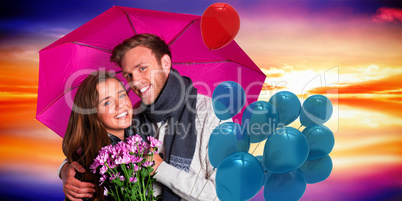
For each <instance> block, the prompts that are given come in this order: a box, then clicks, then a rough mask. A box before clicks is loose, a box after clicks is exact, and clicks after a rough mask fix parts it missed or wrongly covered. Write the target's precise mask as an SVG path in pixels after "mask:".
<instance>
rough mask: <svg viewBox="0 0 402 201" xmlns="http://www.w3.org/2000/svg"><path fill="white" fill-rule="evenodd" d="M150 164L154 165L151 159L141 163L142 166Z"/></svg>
mask: <svg viewBox="0 0 402 201" xmlns="http://www.w3.org/2000/svg"><path fill="white" fill-rule="evenodd" d="M152 165H154V162H152V161H147V162H145V163H143V164H142V166H144V167H149V166H152Z"/></svg>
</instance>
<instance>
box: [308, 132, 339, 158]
mask: <svg viewBox="0 0 402 201" xmlns="http://www.w3.org/2000/svg"><path fill="white" fill-rule="evenodd" d="M303 134H304V135H305V136H306V138H307V141H308V145H309V148H310V152H309V154H308V157H307V160H315V159H319V158H322V157H324V156H326V155H328V154H329V153H331V151H332V148H334V144H335V138H334V134H333V133H332V131H331V130H330V129H329V128H327V127H326V126H324V125H311V126H309V127H307V128H305V129H304V130H303Z"/></svg>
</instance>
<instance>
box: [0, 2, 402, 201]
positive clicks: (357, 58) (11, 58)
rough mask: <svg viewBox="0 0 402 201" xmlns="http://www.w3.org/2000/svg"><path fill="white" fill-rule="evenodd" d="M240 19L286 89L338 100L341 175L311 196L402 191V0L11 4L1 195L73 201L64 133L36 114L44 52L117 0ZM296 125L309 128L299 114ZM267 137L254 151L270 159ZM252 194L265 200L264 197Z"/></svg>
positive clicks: (2, 49)
mask: <svg viewBox="0 0 402 201" xmlns="http://www.w3.org/2000/svg"><path fill="white" fill-rule="evenodd" d="M214 2H225V3H229V4H230V5H232V6H233V7H234V8H235V9H236V11H237V12H238V14H239V16H240V22H241V24H240V31H239V33H238V35H237V36H236V38H235V41H236V42H237V43H238V45H239V46H240V47H242V49H243V50H244V51H245V52H246V53H247V54H248V55H249V57H250V58H251V59H252V60H253V61H254V62H255V63H256V64H257V66H258V67H259V68H260V69H261V70H262V71H263V72H264V73H265V74H266V75H267V79H266V80H265V84H264V87H263V91H262V92H261V94H260V97H259V99H260V100H266V101H268V100H269V98H270V97H271V96H272V95H273V94H274V93H276V92H277V91H280V90H287V91H291V92H293V93H295V94H297V95H298V96H299V98H300V100H301V101H303V100H305V99H306V98H307V97H308V96H309V95H312V94H323V95H325V96H327V97H328V98H330V99H331V101H332V104H333V106H334V113H333V116H332V117H331V119H330V120H329V121H328V122H327V123H326V124H325V125H326V126H327V127H329V128H330V129H331V130H332V131H333V132H334V135H335V147H334V149H333V151H332V152H331V154H330V156H331V158H332V161H333V165H334V168H333V171H332V174H331V176H330V177H329V178H328V179H327V180H325V181H324V182H321V183H318V184H312V185H307V190H306V193H305V194H304V196H303V198H302V199H301V200H329V201H338V200H342V201H349V200H350V201H352V200H401V199H402V79H401V78H402V3H400V1H398V0H265V1H263V0H232V1H229V0H227V1H212V0H202V1H201V0H199V1H185V0H71V1H67V0H57V1H55V0H36V1H30V0H5V1H2V6H1V8H0V10H1V12H0V16H1V18H0V108H1V110H0V111H1V113H0V186H1V188H0V197H2V198H4V199H5V200H62V199H63V192H62V183H61V181H60V179H59V178H58V177H57V174H56V170H57V167H58V166H59V164H60V163H61V161H62V160H63V159H64V155H63V153H62V150H61V142H62V138H61V137H59V136H58V135H57V134H55V133H54V132H53V131H51V130H50V129H48V128H47V127H46V126H44V125H43V124H42V123H40V122H39V121H37V120H35V112H36V99H37V90H38V76H39V50H41V49H42V48H44V47H46V46H48V45H50V44H51V43H53V42H54V41H56V40H57V39H59V38H60V37H62V36H64V35H66V34H68V33H69V32H71V31H73V30H74V29H76V28H78V27H79V26H81V25H82V24H84V23H86V22H88V21H89V20H91V19H92V18H94V17H96V16H97V15H99V14H101V13H102V12H104V11H106V10H107V9H109V8H111V7H112V6H113V5H118V6H126V7H134V8H143V9H152V10H159V11H168V12H177V13H187V14H195V15H202V13H203V12H204V10H205V9H206V8H207V7H208V6H209V5H211V4H212V3H214ZM290 126H292V127H295V128H298V127H299V126H300V122H299V121H298V120H296V121H295V122H294V123H292V124H291V125H290ZM263 145H264V143H261V144H260V145H258V147H257V144H252V146H251V148H250V150H254V148H256V147H257V149H256V151H255V153H254V155H261V154H262V152H263V147H264V146H263ZM253 200H263V196H262V194H261V193H259V194H258V195H257V196H256V197H254V198H253Z"/></svg>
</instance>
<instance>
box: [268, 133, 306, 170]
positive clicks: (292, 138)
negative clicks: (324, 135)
mask: <svg viewBox="0 0 402 201" xmlns="http://www.w3.org/2000/svg"><path fill="white" fill-rule="evenodd" d="M308 152H309V148H308V142H307V139H306V137H305V136H304V135H303V133H301V132H300V131H299V130H297V129H295V128H292V127H285V128H281V129H278V130H276V131H275V133H274V134H273V135H271V136H270V137H269V138H268V140H267V141H266V142H265V147H264V155H263V162H264V167H265V168H266V169H267V170H268V171H270V172H272V173H276V174H282V173H286V172H290V171H293V170H295V169H297V168H299V167H300V166H301V165H302V164H303V163H304V162H305V161H306V159H307V156H308Z"/></svg>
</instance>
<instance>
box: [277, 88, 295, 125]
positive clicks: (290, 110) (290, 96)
mask: <svg viewBox="0 0 402 201" xmlns="http://www.w3.org/2000/svg"><path fill="white" fill-rule="evenodd" d="M269 102H270V103H271V104H272V105H273V106H274V107H275V108H276V110H277V111H278V113H279V123H280V124H283V126H286V125H288V124H290V123H292V122H293V121H294V120H296V119H297V117H299V115H300V109H301V104H300V100H299V98H298V97H297V96H296V95H295V94H294V93H292V92H289V91H281V92H278V93H276V94H275V95H273V96H272V97H271V98H270V99H269Z"/></svg>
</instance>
